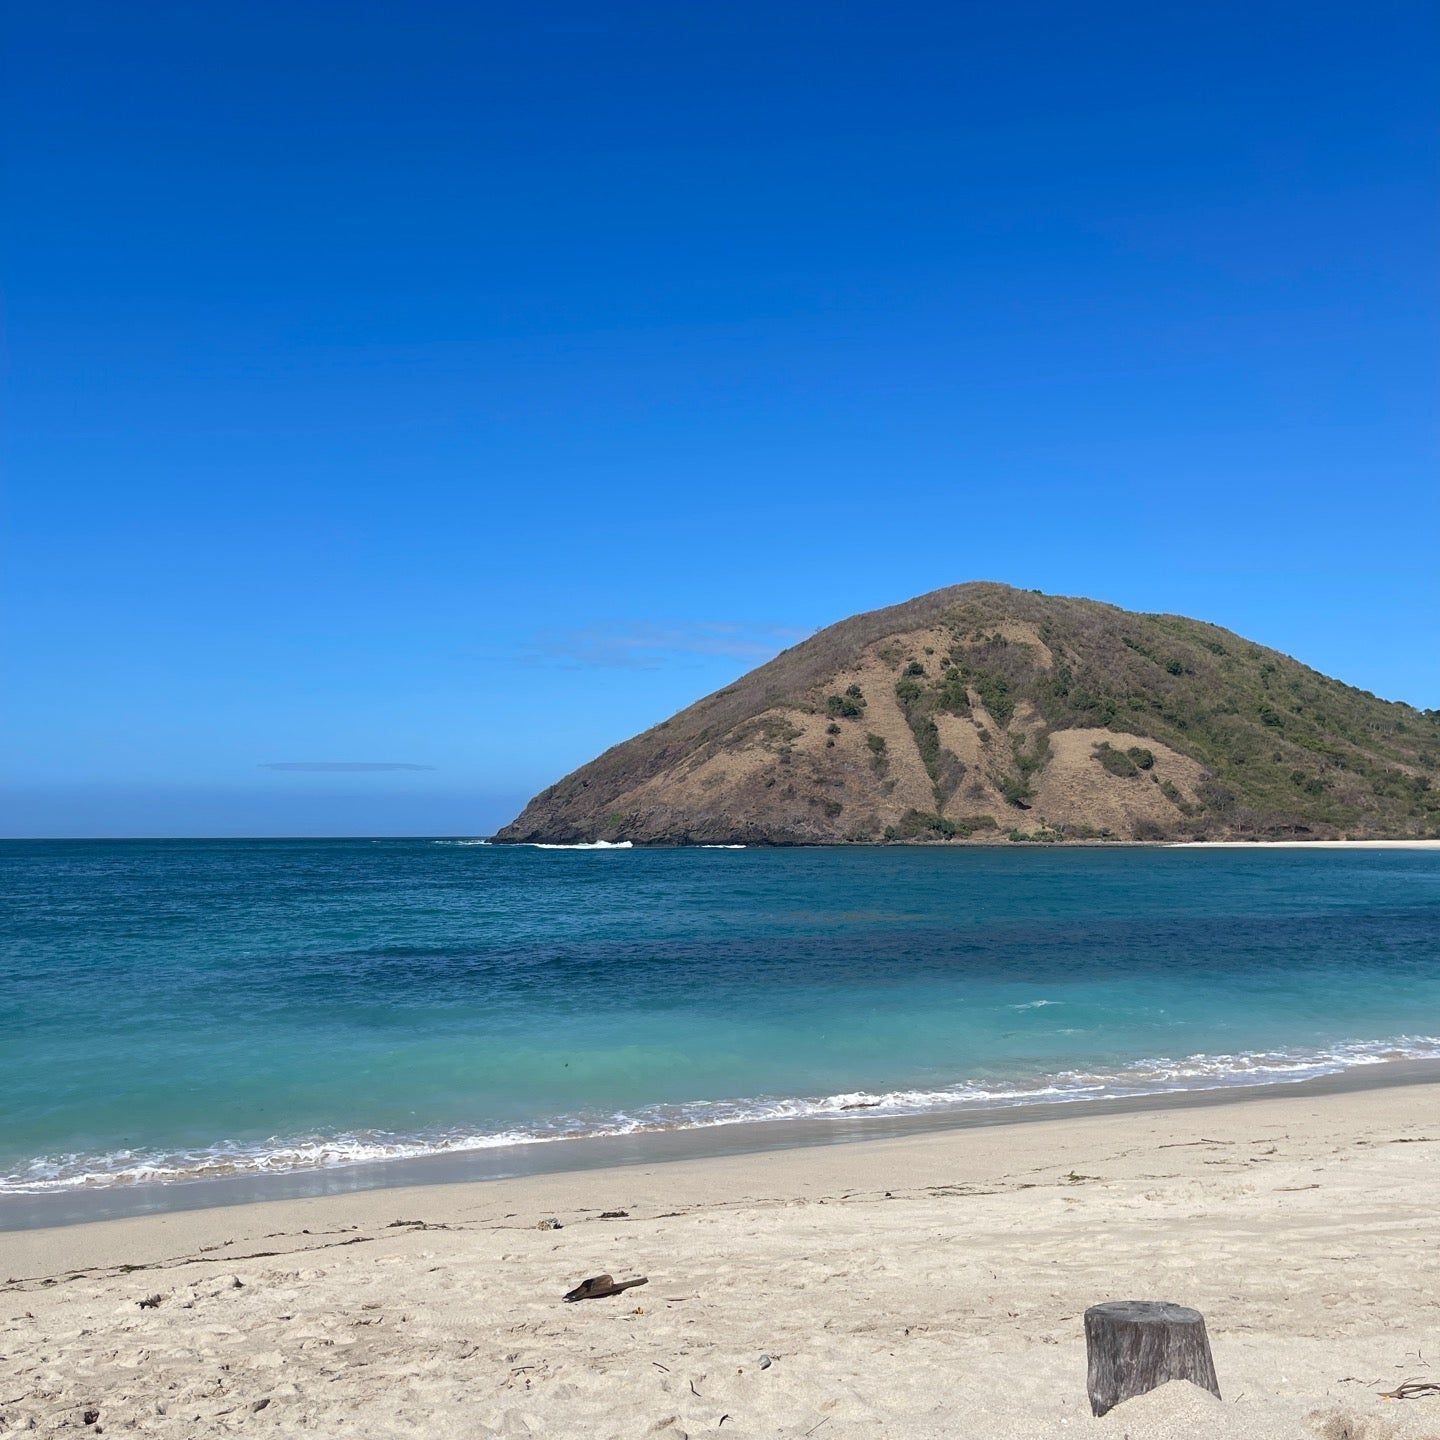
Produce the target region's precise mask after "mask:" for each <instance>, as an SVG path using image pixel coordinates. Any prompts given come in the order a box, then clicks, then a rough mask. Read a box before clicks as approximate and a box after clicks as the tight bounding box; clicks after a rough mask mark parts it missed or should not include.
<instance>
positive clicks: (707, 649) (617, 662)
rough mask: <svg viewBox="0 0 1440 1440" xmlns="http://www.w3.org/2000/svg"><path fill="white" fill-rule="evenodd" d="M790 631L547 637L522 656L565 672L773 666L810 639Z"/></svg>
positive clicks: (627, 629) (612, 630)
mask: <svg viewBox="0 0 1440 1440" xmlns="http://www.w3.org/2000/svg"><path fill="white" fill-rule="evenodd" d="M809 633H810V632H809V631H806V630H797V629H796V628H794V627H793V626H789V625H747V624H743V623H738V622H733V621H720V620H716V621H694V622H687V623H680V624H673V625H649V624H641V625H619V626H614V627H605V626H595V627H591V628H588V629H582V630H555V631H546V632H543V633H541V634H540V635H537V636H536V637H535V639H534V640H532V641H531V642H530V644H529V645H528V646H526V647H525V649H524V650H523V652H522V656H521V658H522V659H523V660H524V661H525V662H526V663H527V664H531V665H558V666H561V667H563V668H566V669H576V670H578V669H608V670H658V669H660V668H661V667H662V666H664V665H667V664H671V663H673V662H674V661H675V660H677V659H695V658H707V659H708V658H721V659H735V660H752V661H757V662H758V661H761V660H768V659H770V658H771V657H772V656H774V655H777V654H778V653H779V652H780V651H781V650H784V649H786V648H787V647H788V646H791V645H794V644H796V643H797V642H798V641H800V640H803V639H805V637H806V636H807V635H808V634H809Z"/></svg>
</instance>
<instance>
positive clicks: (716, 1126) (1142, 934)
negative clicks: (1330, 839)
mask: <svg viewBox="0 0 1440 1440" xmlns="http://www.w3.org/2000/svg"><path fill="white" fill-rule="evenodd" d="M0 879H3V884H0V936H3V942H4V945H3V961H0V1194H4V1193H8V1194H11V1195H17V1194H24V1195H30V1196H47V1195H50V1196H54V1195H57V1194H58V1193H61V1192H64V1193H66V1194H73V1193H74V1192H77V1191H93V1190H97V1189H112V1188H118V1187H130V1188H135V1187H141V1188H144V1187H148V1186H152V1185H161V1184H166V1183H173V1182H180V1181H190V1180H197V1179H203V1178H207V1177H217V1176H231V1177H234V1176H244V1175H261V1174H271V1173H274V1172H298V1173H305V1172H322V1171H323V1172H331V1171H339V1170H347V1169H351V1168H356V1167H358V1168H357V1173H359V1172H360V1171H363V1170H364V1169H365V1167H366V1166H367V1165H371V1164H372V1162H377V1161H395V1160H412V1159H415V1158H417V1157H424V1156H429V1155H443V1154H449V1155H452V1156H460V1155H476V1156H478V1155H481V1154H485V1155H488V1156H489V1157H490V1167H491V1168H490V1171H489V1172H488V1173H503V1170H504V1167H505V1164H506V1163H508V1162H507V1159H506V1157H512V1158H513V1157H518V1156H520V1155H521V1154H522V1153H527V1154H531V1155H533V1154H534V1153H536V1151H535V1147H541V1146H544V1145H545V1144H546V1142H553V1141H556V1140H572V1141H573V1140H577V1139H580V1140H584V1139H587V1138H588V1137H603V1136H616V1135H628V1136H635V1135H646V1134H661V1133H668V1132H681V1131H690V1132H694V1133H695V1135H696V1137H697V1143H698V1144H700V1145H701V1146H702V1148H703V1145H704V1142H705V1137H706V1135H713V1136H714V1137H716V1143H717V1144H719V1143H722V1137H724V1136H725V1135H726V1133H727V1127H733V1126H735V1125H737V1124H742V1123H750V1124H752V1125H762V1124H763V1125H767V1126H768V1125H774V1126H777V1127H783V1126H784V1125H785V1124H787V1123H789V1122H795V1121H797V1120H803V1121H808V1122H809V1123H810V1124H811V1126H812V1127H813V1126H814V1125H815V1124H817V1123H819V1124H825V1123H827V1122H829V1121H832V1120H833V1121H834V1122H836V1124H837V1125H839V1124H840V1123H841V1122H842V1121H843V1122H844V1124H845V1134H846V1135H847V1136H851V1135H853V1134H855V1133H862V1134H863V1133H864V1128H863V1127H864V1123H865V1122H868V1121H870V1120H878V1119H880V1118H881V1117H892V1118H893V1117H898V1116H932V1117H935V1118H936V1119H937V1121H938V1120H941V1119H943V1118H944V1117H947V1116H953V1115H955V1114H957V1113H962V1112H971V1111H983V1112H1000V1111H1003V1110H1005V1109H1006V1108H1008V1107H1014V1106H1017V1105H1025V1106H1033V1105H1036V1104H1054V1105H1065V1104H1068V1103H1073V1102H1075V1101H1082V1100H1093V1099H1098V1098H1104V1097H1135V1096H1147V1095H1154V1094H1163V1093H1167V1092H1174V1091H1182V1090H1190V1089H1204V1090H1217V1089H1226V1090H1228V1089H1231V1088H1233V1087H1236V1086H1250V1085H1256V1084H1265V1083H1277V1082H1284V1081H1293V1080H1302V1079H1306V1078H1311V1077H1316V1076H1321V1075H1327V1074H1333V1073H1338V1072H1343V1071H1349V1070H1354V1069H1356V1068H1357V1067H1365V1066H1374V1065H1377V1064H1379V1063H1381V1062H1383V1061H1385V1060H1387V1059H1398V1058H1409V1059H1422V1060H1423V1059H1440V852H1436V851H1388V850H1376V851H1368V850H1367V851H1345V850H1318V851H1305V850H1299V849H1274V850H1269V849H1265V850H1243V851H1236V850H1187V849H1163V848H1129V847H1127V848H1120V849H1114V850H1107V849H1055V848H1047V847H1034V848H1029V847H1022V846H1013V847H1008V848H962V847H955V848H908V847H902V848H869V847H857V848H840V849H708V848H695V849H665V850H646V849H624V848H613V849H584V848H580V849H546V848H539V847H502V846H492V845H486V844H484V843H481V842H477V841H465V840H419V839H403V840H254V841H230V840H223V841H222V840H216V841H203V840H196V841H125V842H105V841H74V842H59V841H56V842H48V841H35V842H3V843H0ZM773 1133H774V1134H776V1135H780V1134H783V1133H784V1132H783V1130H782V1129H776V1130H775V1131H774V1132H773ZM591 1143H592V1146H603V1144H604V1142H603V1141H600V1140H599V1139H598V1138H597V1139H596V1140H594V1141H592V1142H591ZM567 1150H568V1151H570V1152H571V1153H573V1151H574V1147H573V1146H570V1147H567ZM600 1153H603V1151H602V1152H600ZM497 1163H498V1164H499V1166H500V1168H499V1170H497V1169H496V1165H497Z"/></svg>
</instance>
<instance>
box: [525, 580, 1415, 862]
mask: <svg viewBox="0 0 1440 1440" xmlns="http://www.w3.org/2000/svg"><path fill="white" fill-rule="evenodd" d="M1437 772H1440V712H1437V711H1421V710H1417V709H1415V708H1414V707H1413V706H1410V705H1405V704H1400V703H1396V702H1391V701H1384V700H1380V699H1377V698H1376V697H1375V696H1374V695H1371V694H1369V693H1368V692H1366V691H1363V690H1357V689H1355V688H1354V687H1353V686H1349V685H1346V684H1344V683H1342V682H1341V681H1339V680H1332V679H1330V678H1329V677H1328V676H1325V675H1321V674H1319V673H1318V672H1317V671H1315V670H1311V669H1309V668H1308V667H1307V666H1305V665H1302V664H1300V663H1299V662H1298V661H1296V660H1293V659H1291V658H1290V657H1289V656H1286V655H1282V654H1281V653H1280V652H1278V651H1276V650H1270V649H1267V648H1266V647H1264V646H1262V645H1258V644H1256V643H1254V642H1253V641H1250V640H1246V639H1243V638H1242V637H1241V636H1239V635H1235V634H1233V633H1231V632H1230V631H1228V630H1222V629H1221V628H1220V627H1219V626H1216V625H1209V624H1206V623H1205V622H1203V621H1199V620H1188V619H1185V618H1184V617H1182V616H1176V615H1142V614H1132V613H1130V612H1128V611H1125V610H1120V609H1117V608H1116V607H1115V606H1113V605H1105V604H1101V603H1099V602H1097V601H1093V600H1075V599H1066V598H1061V597H1056V596H1049V595H1041V594H1038V593H1035V592H1032V591H1021V590H1014V589H1011V588H1010V587H1009V586H1005V585H997V584H990V583H973V584H967V585H956V586H952V587H950V588H948V589H945V590H937V591H934V592H933V593H931V594H929V595H922V596H920V597H919V598H918V599H915V600H911V601H908V602H906V603H905V604H903V605H895V606H891V607H889V608H887V609H884V610H875V611H871V612H869V613H867V614H863V615H856V616H853V617H852V618H851V619H849V620H844V621H841V622H840V623H839V624H837V625H832V626H829V627H828V628H827V629H825V630H821V631H820V632H818V633H817V634H816V635H814V636H812V637H811V638H810V639H808V640H806V641H804V642H803V643H802V644H800V645H797V646H795V647H794V648H793V649H790V650H787V651H785V652H784V653H783V654H781V655H778V656H777V657H776V658H775V659H774V660H772V661H770V662H769V663H768V664H766V665H762V666H760V667H759V668H758V669H756V670H754V671H752V672H751V673H750V674H748V675H746V676H744V677H743V678H742V679H741V680H738V681H737V682H736V683H735V684H734V685H731V686H727V687H726V688H725V689H723V690H719V691H717V692H716V693H715V694H713V695H709V696H707V697H706V698H705V699H703V700H700V701H698V702H697V703H696V704H694V705H692V706H690V707H689V708H688V709H686V710H682V711H681V712H680V713H679V714H677V715H675V716H673V717H672V718H671V719H669V720H665V721H663V722H661V723H660V724H659V725H657V726H655V727H654V728H653V729H650V730H647V731H645V732H644V733H643V734H641V735H637V736H636V737H635V738H634V739H632V740H628V741H626V742H625V743H624V744H621V745H617V746H615V747H614V748H613V749H610V750H608V751H606V752H605V754H603V755H601V756H599V757H598V758H597V759H595V760H593V761H591V762H590V763H589V764H588V765H585V766H582V767H581V768H580V769H579V770H576V771H575V772H574V773H573V774H571V775H568V776H566V777H565V778H564V779H563V780H561V781H560V782H559V783H558V784H556V785H553V786H551V787H550V789H548V790H546V791H544V792H543V793H541V794H540V795H538V796H536V797H535V799H534V800H532V801H531V802H530V804H529V805H528V806H526V808H525V810H524V812H523V813H522V814H521V815H520V816H519V817H518V818H517V819H516V820H515V821H513V822H512V823H511V824H510V825H507V826H506V827H505V829H504V830H502V831H501V832H500V834H499V836H497V839H499V840H502V841H533V840H541V841H551V842H573V841H580V840H599V839H603V840H612V841H613V840H633V841H635V842H636V843H710V844H715V843H736V842H740V843H748V844H757V843H760V844H763V843H773V844H806V843H810V844H816V843H833V842H841V841H865V842H873V841H881V840H916V839H926V840H950V841H962V840H966V839H971V840H989V841H995V840H1005V839H1011V840H1093V839H1118V840H1168V839H1227V838H1252V839H1276V838H1297V837H1298V838H1313V839H1321V838H1333V837H1350V838H1397V837H1427V836H1440V783H1437V778H1440V777H1437Z"/></svg>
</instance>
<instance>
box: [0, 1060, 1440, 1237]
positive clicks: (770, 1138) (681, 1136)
mask: <svg viewBox="0 0 1440 1440" xmlns="http://www.w3.org/2000/svg"><path fill="white" fill-rule="evenodd" d="M1432 1084H1433V1085H1440V1059H1417V1058H1408V1059H1400V1060H1386V1061H1379V1062H1374V1063H1369V1064H1361V1065H1351V1066H1348V1067H1346V1068H1344V1069H1340V1070H1337V1071H1333V1072H1331V1073H1329V1074H1324V1075H1318V1076H1311V1077H1308V1078H1306V1079H1302V1080H1269V1081H1264V1082H1259V1083H1253V1084H1245V1083H1233V1082H1232V1083H1229V1084H1217V1085H1212V1086H1208V1087H1206V1086H1192V1087H1186V1088H1175V1089H1171V1090H1161V1091H1152V1092H1149V1093H1146V1094H1137V1095H1121V1096H1109V1097H1103V1098H1094V1099H1075V1100H1056V1099H1049V1100H1043V1101H1033V1102H1019V1103H1013V1104H990V1105H975V1106H968V1107H967V1106H956V1107H954V1108H951V1109H943V1110H931V1111H924V1112H920V1113H913V1114H899V1115H897V1114H886V1115H871V1114H867V1113H866V1112H865V1108H864V1107H857V1109H856V1111H855V1113H853V1114H844V1113H835V1114H831V1115H825V1116H805V1117H795V1118H786V1119H777V1120H750V1121H736V1122H732V1123H729V1124H723V1125H713V1126H700V1127H693V1128H684V1129H682V1128H676V1129H669V1130H652V1131H639V1132H636V1133H633V1134H629V1135H590V1136H578V1137H572V1138H566V1139H559V1140H547V1141H543V1142H538V1143H529V1144H525V1143H520V1144H515V1145H509V1146H495V1147H490V1148H477V1149H474V1150H460V1151H453V1152H441V1153H437V1154H428V1155H420V1156H413V1157H405V1158H400V1159H388V1160H376V1161H357V1162H352V1163H347V1164H341V1165H334V1166H328V1167H327V1166H319V1167H314V1168H310V1169H294V1170H288V1171H274V1172H254V1171H251V1172H246V1173H242V1174H231V1175H220V1176H207V1177H203V1178H194V1179H182V1180H170V1181H149V1182H138V1183H134V1184H115V1185H104V1186H94V1187H77V1188H75V1189H71V1190H54V1191H45V1192H31V1193H9V1194H0V1237H3V1236H4V1235H6V1234H11V1233H25V1232H34V1231H43V1230H50V1229H63V1228H68V1227H71V1226H83V1225H88V1224H94V1223H103V1222H107V1221H116V1220H127V1219H135V1218H143V1217H149V1216H174V1215H184V1214H188V1213H191V1212H194V1211H212V1210H221V1211H224V1210H228V1209H231V1208H234V1207H243V1206H251V1205H257V1204H259V1205H264V1204H280V1203H284V1202H287V1201H306V1200H316V1199H324V1198H327V1197H331V1198H334V1197H345V1196H355V1195H360V1194H368V1193H383V1192H389V1191H395V1190H409V1189H428V1188H431V1187H449V1186H461V1187H464V1186H471V1185H486V1186H489V1185H496V1184H502V1183H505V1182H507V1181H514V1180H525V1179H532V1178H540V1177H546V1176H565V1175H583V1174H587V1173H591V1172H597V1171H599V1172H604V1171H610V1170H617V1169H629V1168H633V1167H646V1166H650V1165H657V1164H658V1165H669V1164H684V1163H690V1162H695V1163H703V1162H705V1161H712V1160H713V1161H725V1160H736V1159H743V1158H744V1157H747V1156H756V1155H766V1154H773V1153H785V1152H791V1151H808V1150H813V1149H816V1148H823V1147H830V1146H841V1145H845V1146H848V1145H870V1144H878V1143H883V1142H885V1141H892V1140H903V1139H909V1138H917V1137H923V1136H928V1135H937V1134H946V1133H950V1132H956V1131H959V1132H969V1131H975V1130H994V1129H1001V1128H1003V1127H1006V1126H1020V1125H1031V1124H1043V1123H1047V1122H1051V1121H1061V1120H1067V1119H1082V1118H1093V1117H1104V1116H1118V1115H1134V1114H1150V1113H1161V1114H1164V1113H1168V1112H1171V1111H1186V1110H1194V1109H1203V1108H1208V1107H1211V1106H1230V1105H1243V1104H1250V1103H1258V1102H1261V1101H1265V1100H1269V1099H1280V1098H1287V1099H1288V1098H1298V1099H1306V1098H1312V1097H1319V1096H1329V1095H1340V1094H1349V1093H1356V1092H1362V1091H1369V1090H1384V1089H1390V1088H1393V1087H1398V1086H1414V1085H1432Z"/></svg>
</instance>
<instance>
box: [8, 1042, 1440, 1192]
mask: <svg viewBox="0 0 1440 1440" xmlns="http://www.w3.org/2000/svg"><path fill="white" fill-rule="evenodd" d="M1409 1059H1427V1060H1440V1037H1436V1036H1429V1035H1414V1036H1401V1037H1399V1038H1397V1039H1394V1040H1386V1041H1354V1042H1348V1043H1344V1044H1339V1045H1335V1046H1332V1047H1330V1048H1328V1049H1319V1050H1314V1051H1301V1050H1294V1049H1289V1050H1285V1049H1282V1050H1261V1051H1247V1052H1242V1053H1239V1054H1234V1055H1190V1056H1185V1057H1183V1058H1180V1059H1172V1058H1163V1057H1161V1058H1154V1059H1146V1060H1136V1061H1133V1062H1131V1063H1129V1064H1126V1065H1122V1066H1120V1067H1118V1068H1117V1069H1114V1070H1096V1071H1080V1070H1076V1071H1061V1072H1058V1073H1056V1074H1052V1075H1046V1076H1039V1077H1036V1078H1035V1079H1033V1080H986V1081H980V1080H975V1081H965V1082H961V1083H959V1084H955V1085H948V1086H940V1087H937V1088H933V1089H918V1088H917V1089H906V1090H889V1091H878V1092H877V1091H866V1090H856V1091H846V1092H843V1093H839V1094H835V1095H823V1096H818V1097H809V1096H757V1097H751V1098H746V1099H734V1100H695V1101H689V1102H685V1103H682V1104H672V1105H649V1106H644V1107H642V1108H640V1109H638V1110H636V1111H635V1112H634V1113H633V1114H629V1113H624V1112H617V1113H615V1114H612V1115H608V1116H594V1115H569V1116H560V1117H557V1118H556V1119H554V1120H551V1121H547V1122H541V1123H537V1124H534V1125H531V1126H522V1127H516V1128H510V1129H504V1130H496V1131H488V1132H487V1131H469V1130H462V1129H454V1130H446V1131H439V1130H436V1131H430V1132H425V1133H420V1134H416V1135H396V1134H393V1133H389V1132H385V1131H355V1132H348V1133H344V1134H337V1135H330V1136H305V1137H298V1138H289V1139H285V1138H281V1137H274V1138H271V1139H269V1140H266V1141H263V1142H261V1143H259V1144H244V1145H242V1144H240V1143H238V1142H234V1141H225V1142H222V1143H220V1144H217V1145H213V1146H210V1147H207V1148H206V1149H203V1150H196V1151H176V1152H169V1153H165V1152H158V1151H152V1152H148V1153H146V1152H137V1151H132V1150H120V1151H115V1152H112V1153H111V1154H108V1155H78V1154H70V1155H58V1156H44V1157H41V1158H39V1159H37V1160H34V1161H32V1162H31V1163H30V1164H29V1165H27V1166H25V1167H23V1168H22V1169H20V1170H17V1171H15V1172H12V1173H11V1174H9V1175H5V1176H0V1194H46V1193H50V1192H53V1191H59V1190H77V1189H99V1188H105V1187H109V1186H115V1185H121V1186H124V1185H142V1184H157V1183H158V1184H164V1183H168V1182H173V1181H180V1180H202V1179H210V1178H215V1177H219V1176H226V1175H245V1174H251V1175H261V1174H272V1173H277V1172H290V1171H297V1170H316V1169H333V1168H339V1167H343V1166H347V1165H360V1164H365V1163H367V1162H375V1161H384V1160H411V1159H418V1158H421V1157H423V1156H431V1155H452V1154H463V1153H465V1152H467V1151H479V1150H497V1149H503V1148H505V1147H507V1146H514V1145H544V1144H550V1143H553V1142H555V1141H557V1140H577V1139H591V1138H601V1137H605V1136H620V1135H637V1134H644V1133H651V1132H655V1131H662V1130H708V1129H713V1128H716V1127H719V1126H724V1125H739V1124H763V1123H767V1122H769V1121H774V1120H803V1119H823V1118H828V1119H833V1120H837V1121H838V1120H842V1119H851V1118H861V1117H863V1116H866V1115H890V1116H896V1115H923V1114H927V1113H930V1112H932V1111H941V1110H989V1109H1003V1108H1007V1107H1011V1106H1017V1105H1035V1104H1065V1103H1073V1102H1075V1101H1079V1100H1099V1099H1124V1098H1132V1097H1137V1096H1144V1095H1164V1094H1172V1093H1178V1092H1182V1091H1187V1090H1217V1089H1226V1088H1230V1087H1239V1086H1246V1085H1264V1084H1277V1083H1283V1082H1287V1081H1289V1082H1293V1081H1298V1080H1308V1079H1313V1078H1316V1077H1318V1076H1321V1075H1333V1074H1338V1073H1340V1072H1342V1071H1344V1070H1348V1069H1350V1068H1352V1067H1355V1066H1364V1065H1382V1064H1385V1063H1386V1062H1387V1061H1394V1060H1409Z"/></svg>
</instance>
